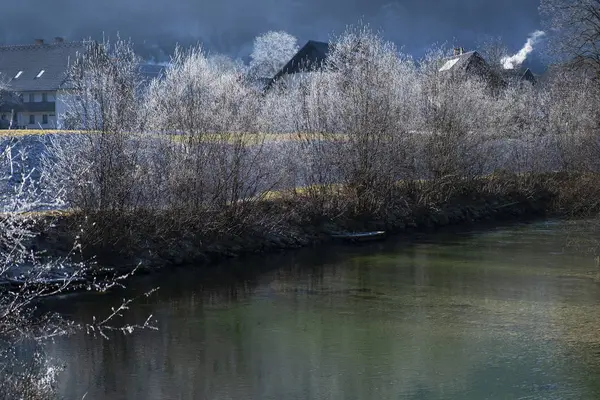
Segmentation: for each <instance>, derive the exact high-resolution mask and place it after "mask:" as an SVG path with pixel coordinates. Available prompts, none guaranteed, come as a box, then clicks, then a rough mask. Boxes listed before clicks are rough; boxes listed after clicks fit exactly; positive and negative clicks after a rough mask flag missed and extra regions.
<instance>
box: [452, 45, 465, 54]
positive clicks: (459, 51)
mask: <svg viewBox="0 0 600 400" xmlns="http://www.w3.org/2000/svg"><path fill="white" fill-rule="evenodd" d="M464 52H465V48H464V47H455V48H454V56H462V55H463V54H464Z"/></svg>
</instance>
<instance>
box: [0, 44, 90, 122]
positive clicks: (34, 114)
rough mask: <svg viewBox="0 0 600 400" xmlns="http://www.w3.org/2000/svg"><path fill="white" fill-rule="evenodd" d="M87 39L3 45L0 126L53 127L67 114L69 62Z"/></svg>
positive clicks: (0, 60) (81, 48) (0, 74)
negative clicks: (66, 86)
mask: <svg viewBox="0 0 600 400" xmlns="http://www.w3.org/2000/svg"><path fill="white" fill-rule="evenodd" d="M85 49H86V44H85V43H84V42H65V41H64V40H63V39H62V38H56V39H55V40H54V42H53V43H49V44H46V43H44V41H43V40H41V39H38V40H36V41H35V42H34V43H33V44H30V45H16V46H0V83H1V84H2V85H3V86H4V87H5V88H4V95H3V96H2V102H1V103H0V127H2V128H13V129H16V128H20V129H38V128H39V129H53V128H59V127H60V126H61V116H62V115H64V113H65V107H66V105H65V104H66V103H65V96H66V95H67V93H66V91H65V90H64V83H65V80H66V78H67V72H68V68H69V65H70V63H71V62H72V61H74V60H75V58H76V57H77V54H78V53H81V52H84V51H85Z"/></svg>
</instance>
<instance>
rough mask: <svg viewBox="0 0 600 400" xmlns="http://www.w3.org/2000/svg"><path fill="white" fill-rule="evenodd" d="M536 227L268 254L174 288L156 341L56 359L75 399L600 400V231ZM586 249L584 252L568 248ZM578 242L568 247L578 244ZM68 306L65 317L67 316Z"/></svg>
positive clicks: (66, 343)
mask: <svg viewBox="0 0 600 400" xmlns="http://www.w3.org/2000/svg"><path fill="white" fill-rule="evenodd" d="M580 226H583V227H584V228H583V229H575V230H574V229H573V224H570V223H566V222H552V221H551V222H537V223H533V224H521V225H516V226H509V227H500V228H493V229H478V230H472V231H466V232H465V231H463V232H446V233H440V234H434V235H429V236H426V237H421V238H412V240H407V238H395V239H388V240H387V241H386V242H384V243H377V244H371V245H366V246H364V245H363V246H359V247H346V246H335V247H326V248H319V249H305V250H302V251H296V252H291V253H286V254H281V255H276V256H270V257H266V258H265V257H256V258H252V259H246V260H244V261H238V262H233V263H229V264H226V265H223V266H222V267H221V268H219V269H218V270H216V271H213V272H211V273H204V272H200V271H198V270H194V268H186V269H181V270H177V271H175V272H171V273H169V274H163V275H161V276H153V277H144V278H141V279H138V280H137V281H135V282H133V283H132V284H131V287H130V289H129V291H128V292H120V293H113V294H109V295H95V296H88V297H86V296H81V297H77V296H76V297H71V298H67V299H64V300H61V301H58V303H59V305H58V306H57V307H59V308H60V309H61V310H62V311H63V312H66V313H68V314H70V315H72V316H73V317H74V318H75V319H76V320H81V321H85V320H89V319H90V318H91V316H92V315H98V316H101V315H103V312H104V311H105V310H106V308H107V307H108V306H110V305H113V304H116V303H118V302H119V300H120V299H121V298H122V297H124V296H127V295H131V294H132V293H133V292H140V291H143V290H145V289H147V288H150V287H153V286H160V290H159V291H158V293H157V294H155V295H154V296H152V297H150V298H149V299H147V300H144V301H141V302H138V303H137V304H135V305H134V306H133V307H132V309H131V313H130V314H129V315H128V316H127V321H128V322H132V323H135V322H138V323H139V322H143V320H145V318H146V316H147V315H149V314H153V316H154V318H155V319H156V321H157V322H156V325H157V327H158V331H142V332H138V333H135V334H133V335H130V336H122V335H116V334H115V335H111V338H110V340H102V339H97V338H96V339H94V338H92V337H90V336H88V335H85V334H80V335H76V336H73V337H71V338H68V339H66V340H61V341H58V342H56V343H54V344H53V345H51V346H50V353H51V354H52V355H53V356H55V357H58V358H60V359H62V360H63V361H64V362H65V363H66V365H67V369H66V371H65V372H64V373H63V375H62V376H61V382H60V390H61V393H62V394H63V396H64V397H65V398H67V399H81V398H82V396H83V395H84V394H86V393H87V396H86V399H148V400H151V399H462V400H470V399H600V283H598V279H597V272H598V271H597V270H596V266H595V262H594V257H593V255H592V254H590V253H588V252H587V249H588V248H589V247H590V245H588V242H586V241H584V240H587V239H589V238H590V237H591V236H592V235H593V234H594V229H593V228H591V227H588V226H587V225H584V224H581V225H580ZM569 243H575V244H576V245H570V244H569ZM568 244H569V245H568ZM62 303H64V304H62Z"/></svg>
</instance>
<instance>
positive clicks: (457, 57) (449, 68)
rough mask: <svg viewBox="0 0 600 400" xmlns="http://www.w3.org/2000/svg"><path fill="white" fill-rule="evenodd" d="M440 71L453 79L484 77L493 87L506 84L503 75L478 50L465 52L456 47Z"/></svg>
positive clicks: (444, 61)
mask: <svg viewBox="0 0 600 400" xmlns="http://www.w3.org/2000/svg"><path fill="white" fill-rule="evenodd" d="M438 71H439V72H440V74H442V76H448V77H451V78H453V79H468V78H478V79H482V80H483V81H485V82H487V83H488V84H489V85H490V87H491V88H492V89H497V88H499V87H504V86H506V82H505V81H504V80H503V79H502V77H501V76H500V75H499V74H497V73H496V72H495V71H494V70H493V68H492V67H490V65H489V64H488V63H487V62H486V61H485V59H484V58H483V57H482V56H481V55H480V54H479V53H478V52H476V51H468V52H465V51H464V49H463V48H456V49H454V55H453V56H452V57H449V58H447V59H445V60H443V62H442V64H441V67H440V68H439V70H438Z"/></svg>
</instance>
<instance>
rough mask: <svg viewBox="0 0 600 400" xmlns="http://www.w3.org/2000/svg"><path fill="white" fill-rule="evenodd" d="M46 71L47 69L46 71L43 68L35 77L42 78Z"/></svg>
mask: <svg viewBox="0 0 600 400" xmlns="http://www.w3.org/2000/svg"><path fill="white" fill-rule="evenodd" d="M44 72H46V71H44V70H41V71H40V73H39V74H37V75H36V76H35V79H39V78H41V77H42V75H44Z"/></svg>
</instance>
